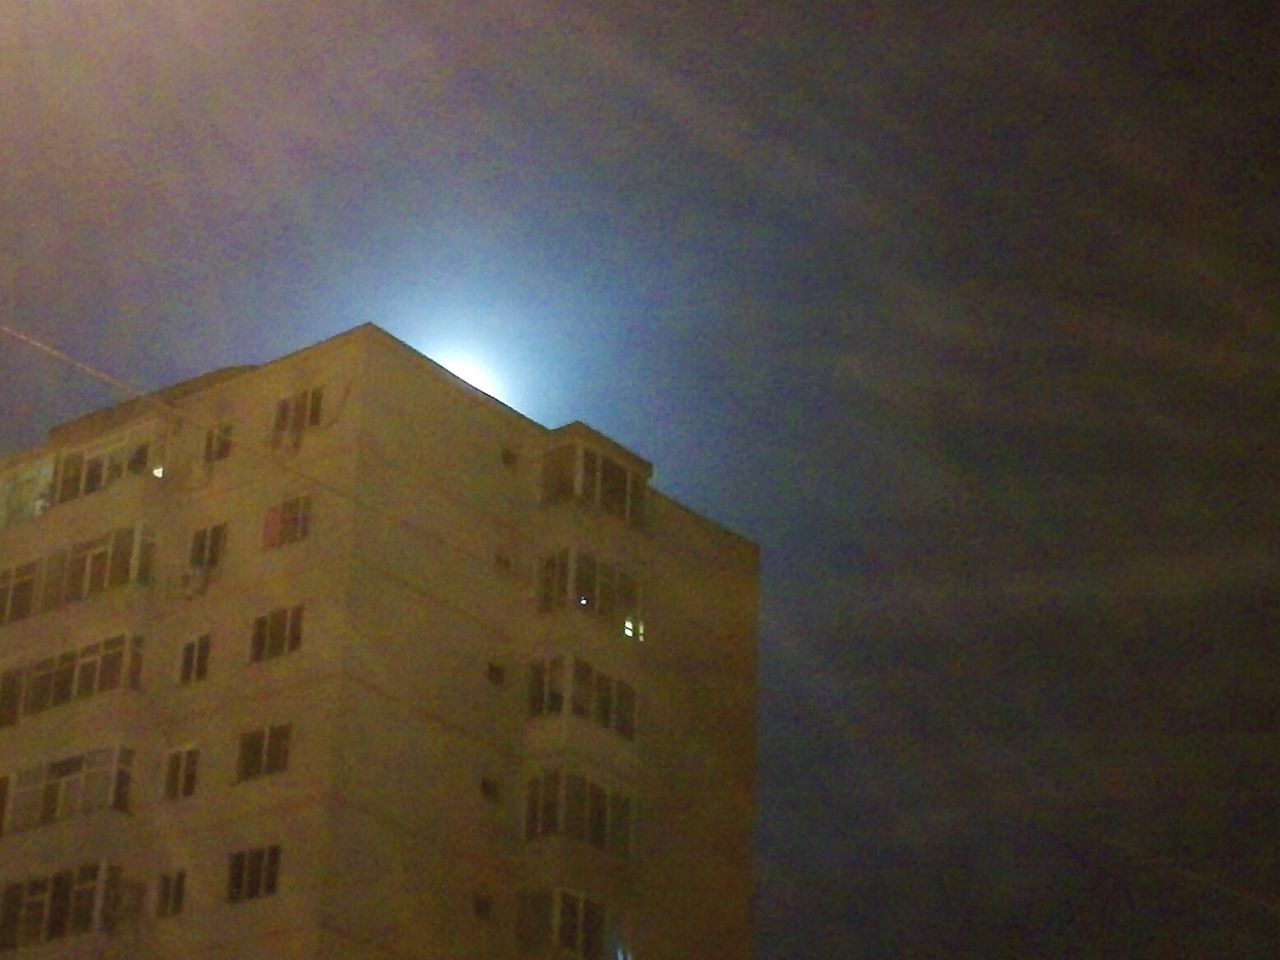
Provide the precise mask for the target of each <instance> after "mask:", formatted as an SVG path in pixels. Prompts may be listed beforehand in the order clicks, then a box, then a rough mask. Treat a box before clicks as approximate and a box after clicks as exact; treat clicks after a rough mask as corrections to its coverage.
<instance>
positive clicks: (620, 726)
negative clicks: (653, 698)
mask: <svg viewBox="0 0 1280 960" xmlns="http://www.w3.org/2000/svg"><path fill="white" fill-rule="evenodd" d="M614 693H615V696H616V702H615V704H614V721H613V724H614V729H615V730H617V731H618V733H620V734H622V736H624V737H626V738H627V739H628V740H630V739H632V738H633V737H634V736H635V735H636V692H635V690H634V689H632V687H631V685H630V684H627V683H623V682H622V681H621V680H619V681H618V684H617V687H616V688H615V690H614Z"/></svg>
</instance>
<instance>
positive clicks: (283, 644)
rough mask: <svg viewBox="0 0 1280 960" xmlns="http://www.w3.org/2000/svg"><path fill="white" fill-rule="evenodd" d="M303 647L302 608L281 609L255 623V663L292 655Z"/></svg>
mask: <svg viewBox="0 0 1280 960" xmlns="http://www.w3.org/2000/svg"><path fill="white" fill-rule="evenodd" d="M301 645H302V607H300V606H298V607H288V608H286V607H280V608H278V609H275V610H272V611H271V612H270V613H267V614H263V615H262V616H260V617H258V618H257V619H256V620H254V622H253V643H252V646H251V647H250V651H249V659H250V660H251V661H252V662H253V663H257V662H259V661H261V660H271V659H273V658H275V657H279V656H283V655H284V654H286V653H292V652H293V651H294V650H297V649H298V647H300V646H301Z"/></svg>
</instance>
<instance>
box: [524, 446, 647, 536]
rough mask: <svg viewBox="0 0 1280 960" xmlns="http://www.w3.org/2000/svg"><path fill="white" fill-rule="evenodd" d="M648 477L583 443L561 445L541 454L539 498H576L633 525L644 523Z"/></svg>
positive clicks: (545, 500) (553, 500)
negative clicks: (584, 445)
mask: <svg viewBox="0 0 1280 960" xmlns="http://www.w3.org/2000/svg"><path fill="white" fill-rule="evenodd" d="M646 494H647V480H646V479H645V477H644V475H643V474H641V473H639V472H637V471H634V470H628V469H627V468H626V467H625V466H624V465H623V464H621V463H619V462H618V461H617V460H614V459H612V458H611V457H606V456H602V455H601V454H599V453H596V452H595V451H594V450H589V449H587V448H584V447H577V446H572V445H569V446H563V447H556V448H555V449H554V450H549V451H547V453H546V454H545V455H544V456H543V458H542V502H543V503H563V502H565V501H568V500H574V499H577V500H579V501H581V502H583V503H589V504H594V505H595V506H598V507H599V508H600V509H601V510H603V511H604V512H605V513H608V514H612V515H613V516H616V517H618V518H619V519H622V520H625V521H626V522H627V523H630V524H631V525H633V526H641V525H643V524H644V507H645V497H646Z"/></svg>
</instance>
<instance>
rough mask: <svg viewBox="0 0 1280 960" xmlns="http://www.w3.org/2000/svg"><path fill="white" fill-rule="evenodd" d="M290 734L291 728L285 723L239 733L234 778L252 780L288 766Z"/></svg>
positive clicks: (278, 771) (277, 771)
mask: <svg viewBox="0 0 1280 960" xmlns="http://www.w3.org/2000/svg"><path fill="white" fill-rule="evenodd" d="M291 734H292V729H291V727H290V725H289V724H287V723H286V724H280V725H278V726H273V727H267V728H265V729H262V730H250V731H249V732H247V733H242V734H240V754H239V758H238V759H237V761H236V779H237V780H252V779H254V778H256V777H260V776H263V775H265V774H271V773H280V772H281V771H283V770H285V769H286V768H287V767H288V766H289V740H290V737H291Z"/></svg>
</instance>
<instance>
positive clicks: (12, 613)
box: [0, 563, 40, 623]
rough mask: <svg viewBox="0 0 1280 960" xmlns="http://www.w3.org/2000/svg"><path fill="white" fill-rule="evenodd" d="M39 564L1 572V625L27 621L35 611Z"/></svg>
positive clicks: (29, 564) (25, 565)
mask: <svg viewBox="0 0 1280 960" xmlns="http://www.w3.org/2000/svg"><path fill="white" fill-rule="evenodd" d="M39 569H40V564H39V563H27V564H24V565H23V566H21V567H16V568H15V569H13V570H3V571H0V623H14V622H16V621H18V620H25V619H26V618H27V617H29V616H31V614H32V613H33V612H34V610H35V599H36V574H37V573H38V572H39Z"/></svg>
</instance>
